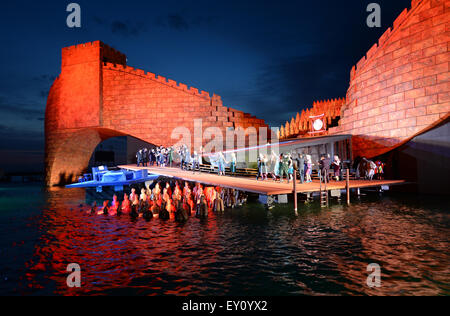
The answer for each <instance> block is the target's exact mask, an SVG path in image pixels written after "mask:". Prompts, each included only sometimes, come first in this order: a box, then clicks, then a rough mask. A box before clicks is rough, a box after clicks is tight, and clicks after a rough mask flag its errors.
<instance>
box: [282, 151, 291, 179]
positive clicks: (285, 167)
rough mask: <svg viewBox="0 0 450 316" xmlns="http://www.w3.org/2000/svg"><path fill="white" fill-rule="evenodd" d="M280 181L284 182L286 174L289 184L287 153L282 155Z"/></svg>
mask: <svg viewBox="0 0 450 316" xmlns="http://www.w3.org/2000/svg"><path fill="white" fill-rule="evenodd" d="M280 160H281V163H280V183H283V178H284V175H286V179H287V182H288V184H289V156H288V155H287V154H281V155H280Z"/></svg>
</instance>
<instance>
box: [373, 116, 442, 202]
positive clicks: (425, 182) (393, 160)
mask: <svg viewBox="0 0 450 316" xmlns="http://www.w3.org/2000/svg"><path fill="white" fill-rule="evenodd" d="M382 158H383V160H386V162H387V164H388V165H391V168H390V169H389V170H386V176H387V177H392V178H398V179H405V180H408V181H412V182H416V185H415V186H414V191H415V192H418V193H423V194H434V195H447V194H448V192H449V190H450V164H449V162H450V118H447V119H446V120H445V121H443V122H442V123H440V124H439V125H437V126H436V127H434V128H432V129H430V130H429V131H426V132H424V133H422V134H420V135H418V136H416V137H414V138H413V139H412V140H410V141H409V142H407V143H405V144H403V145H402V146H400V147H398V148H396V149H394V150H393V151H391V152H389V153H387V154H385V155H383V157H382Z"/></svg>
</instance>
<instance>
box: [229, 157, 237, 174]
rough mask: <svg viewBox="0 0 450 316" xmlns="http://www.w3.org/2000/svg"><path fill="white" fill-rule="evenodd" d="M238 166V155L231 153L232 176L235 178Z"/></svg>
mask: <svg viewBox="0 0 450 316" xmlns="http://www.w3.org/2000/svg"><path fill="white" fill-rule="evenodd" d="M236 164H237V160H236V154H235V153H231V162H230V170H231V175H233V176H235V175H236Z"/></svg>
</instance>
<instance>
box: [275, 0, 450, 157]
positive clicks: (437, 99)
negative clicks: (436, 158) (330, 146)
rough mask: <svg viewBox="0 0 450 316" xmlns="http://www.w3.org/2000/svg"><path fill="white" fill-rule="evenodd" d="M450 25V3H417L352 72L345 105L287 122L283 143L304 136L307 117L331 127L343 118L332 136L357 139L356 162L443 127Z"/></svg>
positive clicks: (329, 105)
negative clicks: (325, 119) (324, 120)
mask: <svg viewBox="0 0 450 316" xmlns="http://www.w3.org/2000/svg"><path fill="white" fill-rule="evenodd" d="M449 24H450V8H449V2H448V1H445V0H413V1H412V4H411V9H410V10H408V9H405V10H404V11H403V12H402V13H401V14H400V16H399V17H398V18H397V19H396V20H395V21H394V25H393V27H392V28H388V30H387V31H386V32H385V33H384V34H383V35H382V36H381V38H380V39H379V41H378V43H376V44H374V45H373V46H372V48H371V49H370V50H369V51H368V52H367V54H366V56H364V57H363V58H362V59H361V60H360V61H359V62H358V63H357V65H356V66H355V67H353V68H352V70H351V73H350V87H349V89H348V91H347V96H346V99H345V100H343V102H341V100H342V99H341V100H333V101H327V102H322V103H321V104H322V106H319V105H320V103H315V104H314V106H313V108H312V109H308V110H306V111H304V112H302V115H298V116H297V119H292V120H291V122H290V123H289V122H287V123H286V125H285V126H283V127H282V128H281V131H280V137H282V138H290V137H296V136H298V135H302V134H304V131H307V130H309V128H310V127H309V126H308V116H309V115H320V114H325V115H326V116H327V117H328V118H329V121H333V120H334V119H336V118H339V122H338V126H335V127H331V128H329V130H328V133H329V134H330V135H333V134H350V135H353V155H354V156H355V157H356V156H367V157H374V156H378V155H381V154H384V153H386V152H388V151H391V150H392V149H394V148H397V147H398V146H400V145H402V144H405V143H406V142H408V141H409V140H411V139H413V138H414V137H415V136H417V135H420V134H422V133H423V132H425V131H427V130H429V129H430V127H433V126H437V125H438V124H439V123H441V122H443V121H445V120H446V119H447V118H448V114H449V112H450V82H449V80H450V78H449V62H450V54H449V47H450V46H449V45H450V44H449V32H450V26H449ZM293 124H294V126H293ZM302 132H303V133H302Z"/></svg>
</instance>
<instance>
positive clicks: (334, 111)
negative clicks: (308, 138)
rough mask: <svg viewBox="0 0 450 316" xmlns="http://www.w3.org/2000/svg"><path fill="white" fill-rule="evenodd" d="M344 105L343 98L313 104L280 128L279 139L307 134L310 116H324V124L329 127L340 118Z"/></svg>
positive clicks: (309, 129) (309, 127)
mask: <svg viewBox="0 0 450 316" xmlns="http://www.w3.org/2000/svg"><path fill="white" fill-rule="evenodd" d="M344 104H345V99H343V98H339V99H332V100H326V101H316V102H314V103H313V106H312V108H308V109H306V110H303V111H302V112H301V114H300V113H297V116H296V117H295V118H294V117H293V118H292V119H291V121H290V122H289V121H288V122H286V124H285V125H283V126H281V128H280V132H279V138H281V139H283V138H293V137H297V136H302V135H305V134H307V133H308V132H309V131H311V119H310V117H311V116H316V115H322V114H324V115H325V122H326V124H327V126H330V124H332V122H333V120H335V119H337V118H338V117H340V116H341V108H342V106H343V105H344Z"/></svg>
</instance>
